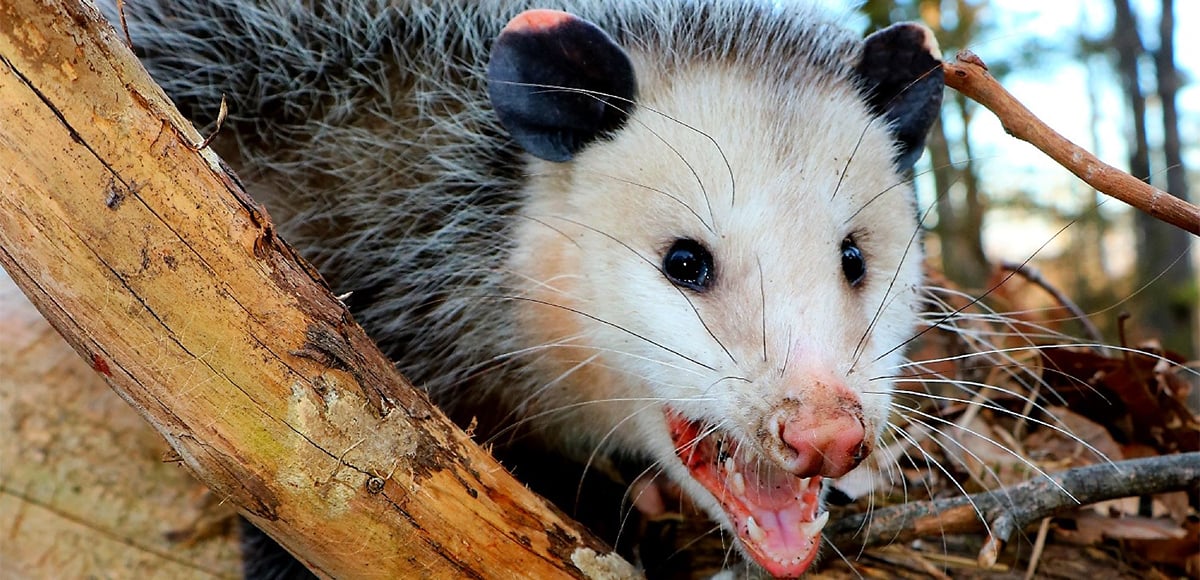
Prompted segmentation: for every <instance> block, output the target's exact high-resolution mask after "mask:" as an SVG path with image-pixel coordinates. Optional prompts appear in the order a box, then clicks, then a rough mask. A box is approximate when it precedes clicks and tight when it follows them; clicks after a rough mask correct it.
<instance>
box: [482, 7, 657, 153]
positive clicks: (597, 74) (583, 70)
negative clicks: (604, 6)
mask: <svg viewBox="0 0 1200 580" xmlns="http://www.w3.org/2000/svg"><path fill="white" fill-rule="evenodd" d="M488 94H489V95H490V97H491V100H492V107H493V108H495V110H496V115H497V116H498V117H499V118H500V122H501V123H502V124H503V125H504V128H506V129H508V131H509V133H511V134H512V137H513V140H515V141H516V142H517V144H518V145H520V146H521V147H522V148H524V149H525V150H526V151H528V152H529V153H531V154H533V155H535V156H537V157H540V158H542V159H545V160H547V161H557V162H562V161H569V160H570V159H571V158H572V157H574V156H575V154H576V153H577V152H579V150H580V149H583V147H584V146H585V145H587V144H588V143H590V142H592V141H593V140H595V139H597V138H599V137H602V136H604V135H606V134H608V133H611V132H613V131H615V130H617V129H619V128H621V126H622V125H623V124H624V123H625V121H626V119H627V118H628V117H629V114H630V112H631V111H632V110H633V99H634V97H635V96H636V94H637V80H636V79H635V78H634V75H633V65H632V64H631V63H630V62H629V56H628V55H626V54H625V51H624V50H622V49H621V47H620V46H617V43H616V42H614V41H613V39H612V38H611V37H609V35H608V34H606V33H605V32H604V31H603V30H600V29H599V28H598V27H596V25H594V24H592V23H590V22H587V21H584V20H581V19H579V18H577V17H575V16H572V15H570V14H567V13H565V12H558V11H554V10H529V11H526V12H522V13H521V14H519V15H518V16H517V17H516V18H513V19H512V20H511V21H510V22H509V23H508V26H505V27H504V31H503V32H501V33H500V37H499V38H497V39H496V42H495V44H494V45H493V46H492V56H491V60H490V61H489V62H488Z"/></svg>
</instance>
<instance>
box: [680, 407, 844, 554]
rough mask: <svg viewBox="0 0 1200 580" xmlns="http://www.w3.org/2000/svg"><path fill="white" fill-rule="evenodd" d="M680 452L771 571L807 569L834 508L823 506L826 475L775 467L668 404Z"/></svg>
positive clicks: (748, 546)
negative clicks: (822, 508)
mask: <svg viewBox="0 0 1200 580" xmlns="http://www.w3.org/2000/svg"><path fill="white" fill-rule="evenodd" d="M664 412H665V414H666V418H667V427H668V428H669V430H670V432H671V438H672V440H673V442H674V443H675V453H676V454H677V455H678V456H679V459H680V460H682V461H683V464H684V465H685V466H687V468H688V471H690V472H691V474H692V477H693V478H695V479H696V481H698V482H700V484H701V485H703V486H704V488H705V489H707V490H708V491H709V493H711V494H712V495H713V497H715V498H716V499H717V501H719V502H721V507H722V509H724V510H725V513H726V514H727V515H728V516H729V519H730V521H731V522H732V523H733V526H734V528H735V529H736V530H737V535H738V539H739V540H741V542H742V545H743V546H745V548H746V551H747V552H748V553H749V554H750V555H751V556H752V557H753V558H754V560H755V561H756V562H758V564H759V565H760V566H762V567H763V568H764V569H766V571H767V572H769V573H770V574H772V575H774V576H778V577H785V578H786V577H795V576H799V575H800V574H803V573H804V571H805V570H807V569H808V566H809V565H810V564H812V561H813V559H814V558H815V557H816V555H817V549H818V548H819V547H820V544H821V530H822V529H823V528H824V527H825V522H827V521H829V512H821V513H820V514H818V513H817V512H818V511H820V496H821V477H820V476H814V477H810V478H801V477H796V476H795V475H792V474H791V473H788V472H786V471H784V470H782V469H780V468H778V467H775V466H774V465H773V464H771V463H770V462H769V461H768V460H767V459H765V458H763V457H761V456H759V455H758V454H757V453H754V452H752V451H750V450H744V449H739V445H738V443H737V442H736V441H735V440H734V439H732V438H731V437H729V436H728V435H727V434H724V433H722V432H720V431H708V430H705V429H704V425H703V424H702V423H698V422H696V421H691V420H688V419H687V418H685V417H683V416H682V415H680V414H679V413H678V412H676V411H674V410H672V409H670V408H666V409H665V411H664Z"/></svg>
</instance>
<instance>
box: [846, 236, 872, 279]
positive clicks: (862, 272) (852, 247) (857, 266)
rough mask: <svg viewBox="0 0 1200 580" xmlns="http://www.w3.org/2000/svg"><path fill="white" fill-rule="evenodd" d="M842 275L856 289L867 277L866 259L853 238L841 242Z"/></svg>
mask: <svg viewBox="0 0 1200 580" xmlns="http://www.w3.org/2000/svg"><path fill="white" fill-rule="evenodd" d="M842 274H843V275H845V276H846V281H847V282H849V283H850V285H851V286H853V287H855V288H857V287H858V286H859V285H860V284H862V281H863V278H866V277H867V259H866V258H864V257H863V253H862V250H860V249H858V244H855V243H854V238H846V239H844V240H842Z"/></svg>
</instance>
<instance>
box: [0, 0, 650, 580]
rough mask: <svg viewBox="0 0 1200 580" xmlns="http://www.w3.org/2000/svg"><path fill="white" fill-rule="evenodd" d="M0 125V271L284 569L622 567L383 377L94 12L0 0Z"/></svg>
mask: <svg viewBox="0 0 1200 580" xmlns="http://www.w3.org/2000/svg"><path fill="white" fill-rule="evenodd" d="M0 119H3V122H2V123H0V264H2V265H3V266H4V268H5V269H6V270H7V271H8V272H9V274H10V275H11V277H12V278H13V279H14V280H15V281H16V282H17V284H18V285H19V286H20V287H21V288H22V290H23V291H24V292H25V293H26V294H27V295H28V296H29V297H30V299H31V300H32V301H33V302H34V304H35V305H36V306H37V308H38V310H39V311H40V312H41V313H42V314H43V315H44V316H45V317H46V318H47V319H48V320H49V321H50V322H51V324H52V325H53V326H54V327H55V328H56V329H57V330H58V331H59V332H60V333H61V334H62V335H63V336H64V337H65V338H66V339H67V341H68V342H69V343H70V344H71V346H72V347H73V348H74V349H75V351H76V352H78V353H79V354H80V355H81V356H82V357H83V358H84V359H85V360H86V361H88V364H89V365H90V366H91V367H92V369H93V370H95V371H96V372H97V373H99V374H100V375H102V376H103V377H104V378H105V379H106V380H107V381H108V383H109V384H110V385H111V386H112V388H113V389H114V390H116V391H117V392H118V393H119V394H120V395H121V397H122V398H124V399H125V400H126V401H127V402H128V403H130V404H131V405H132V406H133V407H134V408H135V409H136V410H137V411H138V412H139V413H140V414H141V415H142V416H143V417H144V418H145V419H146V420H148V421H149V422H150V423H151V424H152V425H153V426H154V427H155V428H156V429H157V430H158V431H159V433H161V434H162V435H163V437H164V438H165V439H166V440H167V442H168V443H169V444H170V445H171V447H172V448H173V449H174V450H175V452H177V453H178V454H179V457H180V458H181V459H182V461H183V462H184V463H185V464H186V465H187V466H188V467H189V468H190V469H191V470H192V471H193V472H194V473H195V474H196V475H197V476H198V477H199V478H200V479H201V480H202V481H204V482H205V483H206V484H208V485H209V487H210V488H212V489H213V490H214V491H215V492H216V493H218V494H219V495H220V496H222V497H224V498H227V499H228V500H229V501H231V502H233V503H235V504H236V505H238V506H239V508H240V509H241V510H242V511H243V513H244V514H245V515H247V516H248V517H249V518H250V519H251V521H253V522H254V523H255V524H256V525H258V526H259V527H261V528H263V529H264V530H266V531H267V532H268V533H270V534H271V535H272V536H274V537H275V538H276V539H278V540H279V541H280V542H281V543H282V544H283V545H284V546H285V547H287V548H288V549H289V550H290V551H292V552H293V553H294V554H296V555H297V556H298V557H299V558H300V559H301V561H303V562H305V563H306V564H307V565H308V566H310V567H311V568H313V569H314V570H316V571H317V572H318V573H320V574H322V575H326V576H340V577H367V576H387V577H410V576H412V575H413V574H420V575H428V576H433V577H491V576H501V577H514V576H531V577H554V576H575V577H584V576H587V575H594V574H596V573H597V571H596V569H594V568H589V570H588V571H586V572H585V571H584V570H581V569H580V567H578V566H577V565H576V564H575V563H574V560H575V559H579V560H580V561H585V560H587V559H586V558H583V557H582V556H580V554H581V553H592V555H593V556H595V555H596V554H599V555H600V556H599V557H592V558H591V559H590V560H587V561H589V562H593V563H594V562H595V561H604V562H607V563H608V568H607V569H605V570H604V571H606V572H608V573H611V574H612V575H617V576H619V575H628V574H630V573H631V572H630V568H629V567H628V565H627V564H625V563H624V562H623V561H619V560H613V559H612V558H606V556H605V555H606V554H607V553H608V550H607V549H606V548H605V547H604V546H603V545H602V544H601V543H600V542H599V541H597V540H596V539H594V538H593V537H592V536H590V535H589V534H588V533H586V532H585V531H583V530H580V529H579V528H578V526H577V525H575V524H574V523H573V522H571V521H569V520H568V519H567V518H566V517H565V516H563V515H562V514H560V513H559V512H557V511H556V510H555V509H554V508H553V507H551V506H550V505H548V504H547V503H546V502H545V501H544V500H542V499H540V498H538V497H537V496H535V495H534V494H532V493H531V492H529V491H528V490H527V489H526V488H525V487H524V486H522V485H521V484H519V483H518V482H517V481H516V480H514V479H513V478H512V477H511V476H510V475H509V474H508V473H507V472H506V471H505V470H504V469H503V468H502V467H501V466H500V465H499V464H498V463H496V461H495V460H494V459H492V458H491V457H490V456H488V455H487V454H486V453H485V452H483V451H482V450H481V449H480V448H479V447H478V446H477V445H476V444H475V443H474V442H473V441H471V440H470V439H469V438H468V437H467V436H466V435H465V434H464V433H463V432H462V431H461V430H459V429H457V428H456V427H455V426H454V425H453V424H451V423H450V422H449V421H448V420H447V419H446V418H445V417H444V416H443V415H442V413H441V412H440V411H438V410H437V409H436V408H434V407H433V406H432V405H431V404H430V403H429V401H428V400H427V398H426V397H425V396H424V395H423V394H422V393H420V392H418V391H416V390H414V389H412V388H411V387H410V386H409V385H408V384H407V383H405V382H404V381H403V379H402V378H401V377H400V376H399V375H398V374H397V373H396V371H395V369H394V368H393V366H392V365H391V363H390V362H389V361H388V360H387V359H386V358H385V357H384V356H383V355H382V354H381V353H380V352H379V351H378V349H376V347H375V346H374V345H373V344H372V343H371V341H370V340H369V339H368V338H367V336H366V334H365V333H364V332H363V331H362V329H361V328H359V327H358V326H357V324H355V323H354V322H353V321H352V320H351V317H350V315H349V313H348V312H347V310H346V309H345V308H344V306H343V305H342V304H341V303H339V302H338V301H337V300H336V299H335V298H333V297H332V296H331V295H330V294H329V291H328V288H327V287H326V286H325V285H324V283H323V282H322V281H321V279H320V277H319V276H318V275H317V274H316V273H315V272H314V271H313V270H312V269H311V268H310V267H309V266H307V264H305V263H304V262H303V261H301V260H299V258H298V257H297V256H296V255H295V253H294V252H293V251H292V249H291V248H290V247H289V246H287V244H286V243H284V242H283V241H282V240H280V239H279V238H278V237H276V235H275V230H274V226H273V225H272V223H271V220H270V218H269V217H268V216H267V215H266V213H265V212H264V211H263V210H262V208H261V207H259V206H258V205H257V204H256V203H255V202H254V201H253V200H252V199H250V198H249V197H248V196H247V195H246V194H245V192H244V191H243V190H242V187H241V185H240V183H238V180H237V178H236V177H235V176H233V175H232V174H231V173H230V172H229V171H228V170H227V169H226V168H225V166H224V165H223V164H222V163H221V162H220V160H219V159H218V158H217V157H216V156H215V155H214V154H213V153H212V152H211V151H208V150H203V151H200V152H199V153H197V152H196V150H195V148H194V147H193V146H192V144H195V143H199V142H200V141H201V139H200V138H199V136H198V135H197V134H196V132H195V130H194V129H193V128H192V127H191V126H190V124H189V123H187V121H185V120H184V119H183V118H182V117H181V116H180V115H179V113H178V112H177V111H176V110H175V109H174V107H173V106H172V105H171V103H170V102H169V101H168V100H167V99H166V97H165V96H164V95H163V94H162V92H161V90H159V89H158V87H157V86H155V85H154V84H153V82H152V81H151V80H150V79H149V77H148V76H147V75H146V73H145V71H144V70H143V69H142V68H141V66H140V64H138V62H137V61H136V59H135V58H134V57H133V55H132V54H131V53H130V52H129V50H128V49H127V48H126V47H125V46H124V45H123V44H122V43H121V41H120V39H119V37H118V36H117V33H116V32H114V31H113V30H112V28H111V27H110V26H109V25H108V23H107V22H105V21H104V19H103V18H101V17H100V15H99V14H97V13H95V12H94V11H93V10H91V9H90V8H84V7H81V6H79V5H78V4H77V3H76V2H71V1H67V0H21V1H16V2H10V3H5V4H3V5H0ZM589 550H590V551H591V552H588V551H589Z"/></svg>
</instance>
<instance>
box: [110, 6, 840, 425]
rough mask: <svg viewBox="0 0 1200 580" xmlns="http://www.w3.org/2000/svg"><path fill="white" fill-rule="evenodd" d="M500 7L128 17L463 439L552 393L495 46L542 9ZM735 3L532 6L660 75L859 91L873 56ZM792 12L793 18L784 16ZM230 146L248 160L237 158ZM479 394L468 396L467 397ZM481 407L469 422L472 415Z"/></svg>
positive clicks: (519, 165)
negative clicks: (515, 398)
mask: <svg viewBox="0 0 1200 580" xmlns="http://www.w3.org/2000/svg"><path fill="white" fill-rule="evenodd" d="M525 4H527V3H526V2H504V1H499V0H491V1H482V2H471V1H445V0H430V1H429V2H405V1H397V2H394V3H388V2H384V1H381V0H362V1H350V0H333V1H329V2H304V1H300V0H266V1H263V2H242V1H234V0H161V1H154V0H143V1H139V2H129V3H126V11H127V15H128V17H129V21H130V32H131V35H132V37H133V41H134V44H135V45H136V47H137V49H138V51H139V52H140V55H141V56H142V58H143V62H144V63H145V64H146V67H147V68H148V69H149V71H150V72H151V74H152V75H153V76H154V77H155V79H156V80H157V81H158V82H160V83H161V84H162V86H163V87H164V89H165V90H166V91H167V93H168V94H169V95H171V96H172V98H174V99H175V101H176V103H177V104H178V105H179V106H180V107H181V109H182V110H183V111H184V113H185V114H187V115H189V116H190V117H191V118H192V119H195V120H197V122H198V124H203V120H204V119H211V118H213V117H214V116H215V113H216V110H217V108H218V103H219V102H220V99H221V96H222V95H226V96H227V97H228V98H229V100H230V116H229V121H228V122H227V125H226V127H225V128H224V129H223V130H222V134H223V135H232V138H229V137H225V138H223V140H218V149H219V152H220V153H222V155H223V156H225V157H226V158H227V159H230V160H231V162H232V163H233V164H234V166H235V167H236V168H237V169H238V171H239V173H241V175H242V177H243V179H244V180H245V181H247V182H248V183H250V184H251V191H252V192H253V193H255V194H256V195H257V196H259V197H261V198H262V199H263V201H264V202H265V203H266V204H267V206H268V208H269V209H270V211H271V213H272V215H273V216H275V218H276V220H277V221H279V222H280V228H281V230H282V231H283V233H284V237H285V238H286V239H287V240H289V241H290V242H291V243H292V244H294V245H296V246H297V247H298V248H299V249H300V250H301V252H302V253H303V254H304V255H305V256H306V257H307V258H308V259H309V260H311V261H312V262H313V263H314V264H315V265H316V266H317V267H318V268H319V269H320V270H321V272H322V273H323V274H324V275H325V276H326V277H327V279H328V280H329V281H330V283H331V285H332V286H333V288H334V289H335V291H336V292H339V293H342V292H353V293H354V294H353V295H352V296H351V297H350V299H349V300H348V302H349V303H350V304H351V305H352V306H353V307H354V310H355V312H356V316H357V317H358V320H359V321H360V322H361V323H362V324H363V325H364V326H365V327H366V328H367V330H368V331H369V332H370V333H371V334H372V335H373V336H374V337H375V338H376V340H377V341H378V342H379V343H380V345H381V346H382V347H383V348H384V350H385V352H386V353H387V354H389V355H390V356H391V357H393V358H394V359H395V360H396V361H397V364H398V366H399V368H400V369H401V370H402V371H403V372H404V373H405V374H406V375H407V376H408V377H409V378H410V379H412V380H413V381H414V383H415V384H417V385H419V386H423V387H424V388H426V389H428V390H429V391H430V392H431V394H432V395H433V396H434V398H435V400H436V401H438V402H439V403H440V404H441V405H443V407H444V408H447V409H448V410H449V411H451V413H452V414H455V413H454V411H455V410H456V409H460V410H461V412H460V413H457V415H458V417H459V418H460V419H468V418H470V417H471V416H472V415H473V414H477V413H479V412H480V410H481V409H483V408H486V406H487V405H490V403H485V402H483V401H484V399H485V397H483V395H484V394H487V393H495V392H497V391H503V390H510V391H511V390H517V391H518V392H522V391H523V392H533V389H535V388H536V386H537V385H538V384H539V383H540V381H541V379H539V377H536V376H527V375H528V373H526V372H525V371H524V370H523V369H524V365H522V364H521V363H522V362H523V361H526V360H529V358H530V357H531V356H536V354H533V355H528V354H526V355H521V356H517V357H514V358H512V359H506V355H507V354H509V353H512V352H516V351H519V350H521V349H524V348H528V347H531V346H535V345H530V344H526V342H525V341H523V340H522V337H520V336H514V335H513V325H512V324H511V323H510V322H509V321H510V319H511V316H512V315H511V314H510V309H511V308H512V306H511V302H510V301H507V300H504V299H502V298H501V297H503V296H509V295H512V294H513V291H512V290H511V288H512V284H511V283H510V279H509V276H510V273H508V272H506V271H504V270H503V263H504V256H505V255H506V254H507V253H508V252H509V251H510V250H511V243H510V236H509V234H510V231H511V226H512V224H513V222H514V216H516V215H518V214H519V213H520V211H521V207H522V202H523V199H522V197H523V193H522V189H521V187H522V179H523V178H522V175H523V172H524V161H523V157H522V155H521V153H520V152H519V151H518V150H517V149H516V148H515V146H514V145H513V144H512V143H511V142H510V141H509V140H508V139H507V138H506V136H505V134H504V131H503V130H502V128H501V127H500V126H499V125H498V123H497V121H496V120H495V119H494V118H493V115H492V114H491V112H490V107H489V104H488V102H487V95H486V91H485V86H484V68H485V66H486V63H487V54H488V48H489V45H490V42H491V40H492V39H493V38H495V37H496V35H497V34H498V33H499V31H500V29H501V28H502V27H503V26H504V24H505V23H506V22H507V21H508V19H509V18H511V17H512V16H514V15H516V14H517V13H519V12H520V11H521V10H523V9H525V8H527V7H529V6H525ZM775 4H776V3H773V2H769V1H765V0H764V1H756V0H722V1H719V2H712V1H688V0H672V1H666V2H630V1H617V2H614V1H610V0H596V1H593V2H584V1H580V2H568V1H563V0H552V1H542V2H537V3H536V5H537V7H551V8H553V7H557V8H562V9H565V10H567V11H570V12H573V13H575V14H577V15H580V16H582V17H584V18H586V19H589V20H591V21H593V22H595V23H597V24H598V25H599V26H600V27H601V28H603V29H605V30H607V31H609V32H610V34H613V36H614V37H615V38H616V40H617V42H618V43H620V44H622V45H624V46H626V47H627V48H630V49H632V50H638V51H640V52H642V53H645V54H651V55H657V57H658V58H660V59H661V61H660V64H661V67H662V70H663V71H664V72H665V71H668V70H669V69H671V68H672V67H674V66H676V65H677V64H679V63H683V62H689V61H694V60H697V59H704V60H713V61H729V62H731V63H736V64H737V65H738V66H745V67H749V68H751V69H757V70H767V71H770V75H768V76H772V77H774V78H778V79H780V82H781V83H790V82H811V79H802V78H798V76H797V75H798V74H800V72H801V71H809V74H811V71H812V70H814V69H815V70H822V71H828V73H829V74H831V75H833V76H836V77H840V78H848V77H849V76H850V69H849V66H850V64H851V63H852V61H853V60H854V57H855V54H856V51H857V50H858V48H859V45H860V40H859V39H858V38H855V37H853V36H852V35H850V34H848V33H847V32H846V31H844V30H843V29H842V28H840V27H838V26H836V25H833V24H832V23H830V22H828V21H827V20H824V19H822V18H818V17H817V15H816V13H815V12H814V11H813V9H811V8H810V7H807V6H805V5H801V6H794V7H792V6H789V7H781V6H777V5H775ZM780 4H783V3H780ZM234 141H236V142H234ZM467 389H469V390H471V391H472V392H471V394H464V390H467ZM466 401H470V405H469V406H468V407H466V408H463V403H464V402H466Z"/></svg>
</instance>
